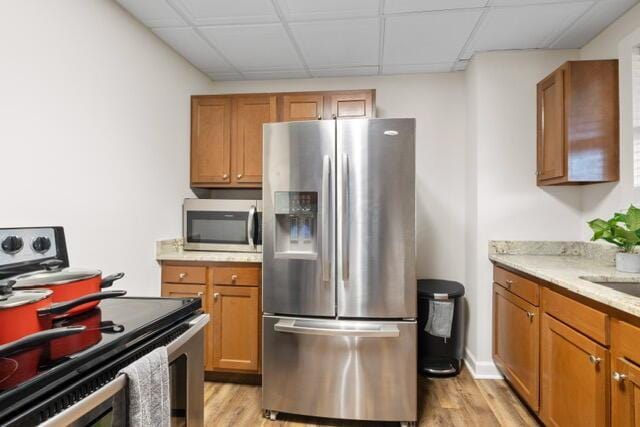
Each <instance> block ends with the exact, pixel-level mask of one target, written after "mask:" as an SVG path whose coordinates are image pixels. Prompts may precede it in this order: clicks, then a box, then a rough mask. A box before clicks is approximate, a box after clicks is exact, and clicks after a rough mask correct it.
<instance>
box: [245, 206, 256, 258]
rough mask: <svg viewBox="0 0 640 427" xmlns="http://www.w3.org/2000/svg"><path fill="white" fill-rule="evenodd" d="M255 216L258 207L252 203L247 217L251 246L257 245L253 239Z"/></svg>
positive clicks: (248, 236)
mask: <svg viewBox="0 0 640 427" xmlns="http://www.w3.org/2000/svg"><path fill="white" fill-rule="evenodd" d="M255 216H256V207H255V206H253V205H251V207H250V208H249V216H248V217H247V238H248V240H249V246H251V247H252V248H255V247H256V245H255V242H254V240H253V234H254V233H255V231H254V229H253V227H254V222H255Z"/></svg>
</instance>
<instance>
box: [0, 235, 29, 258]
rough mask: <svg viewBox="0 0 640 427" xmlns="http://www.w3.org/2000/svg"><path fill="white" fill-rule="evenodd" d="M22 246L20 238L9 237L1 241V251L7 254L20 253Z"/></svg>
mask: <svg viewBox="0 0 640 427" xmlns="http://www.w3.org/2000/svg"><path fill="white" fill-rule="evenodd" d="M23 245H24V243H23V241H22V237H18V236H9V237H5V239H4V240H3V241H2V250H3V251H5V252H6V253H8V254H15V253H16V252H20V249H22V246H23Z"/></svg>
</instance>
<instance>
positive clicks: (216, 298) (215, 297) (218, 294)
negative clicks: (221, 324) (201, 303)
mask: <svg viewBox="0 0 640 427" xmlns="http://www.w3.org/2000/svg"><path fill="white" fill-rule="evenodd" d="M219 297H220V292H215V293H214V294H213V300H214V301H218V298H219Z"/></svg>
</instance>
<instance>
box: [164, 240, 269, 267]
mask: <svg viewBox="0 0 640 427" xmlns="http://www.w3.org/2000/svg"><path fill="white" fill-rule="evenodd" d="M156 260H157V261H191V262H194V261H199V262H256V263H261V262H262V253H255V252H214V251H185V250H184V248H183V246H182V239H170V240H160V241H157V242H156Z"/></svg>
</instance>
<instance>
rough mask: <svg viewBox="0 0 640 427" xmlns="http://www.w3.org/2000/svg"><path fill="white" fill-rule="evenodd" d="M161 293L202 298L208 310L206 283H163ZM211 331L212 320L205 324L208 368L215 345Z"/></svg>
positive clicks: (205, 360) (171, 296)
mask: <svg viewBox="0 0 640 427" xmlns="http://www.w3.org/2000/svg"><path fill="white" fill-rule="evenodd" d="M170 269H171V268H170ZM161 295H162V296H163V297H166V298H200V299H201V300H202V307H203V308H204V310H205V311H208V310H207V308H206V305H207V301H208V300H209V298H208V292H207V286H206V285H191V284H184V283H163V284H162V290H161ZM211 331H212V328H211V322H209V324H208V325H207V326H205V332H204V349H205V357H204V366H205V368H206V369H210V368H211V367H212V366H211V361H210V360H209V359H208V358H207V357H206V354H210V353H212V352H213V347H212V346H211V344H212V342H211Z"/></svg>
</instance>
